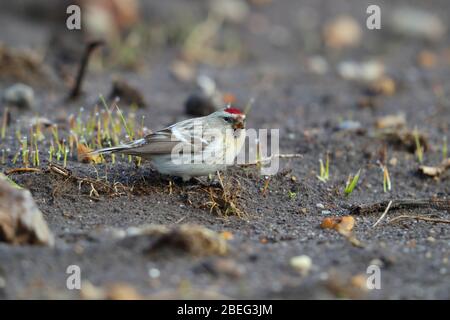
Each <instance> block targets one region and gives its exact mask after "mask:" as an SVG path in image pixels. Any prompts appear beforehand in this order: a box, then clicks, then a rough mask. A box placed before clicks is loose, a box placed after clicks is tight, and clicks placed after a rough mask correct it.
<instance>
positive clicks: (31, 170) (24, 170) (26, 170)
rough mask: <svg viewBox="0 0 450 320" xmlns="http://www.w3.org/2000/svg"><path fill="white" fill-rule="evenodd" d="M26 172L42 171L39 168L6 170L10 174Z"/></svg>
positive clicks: (6, 173)
mask: <svg viewBox="0 0 450 320" xmlns="http://www.w3.org/2000/svg"><path fill="white" fill-rule="evenodd" d="M25 172H41V169H39V168H15V169H11V170H8V171H6V172H5V175H7V176H9V175H11V174H14V173H25Z"/></svg>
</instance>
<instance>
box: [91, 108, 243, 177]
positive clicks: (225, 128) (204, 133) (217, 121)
mask: <svg viewBox="0 0 450 320" xmlns="http://www.w3.org/2000/svg"><path fill="white" fill-rule="evenodd" d="M244 142H245V114H243V113H242V112H241V111H240V110H238V109H236V108H230V107H228V108H225V109H223V110H219V111H216V112H214V113H211V114H210V115H207V116H205V117H199V118H193V119H188V120H184V121H181V122H178V123H175V124H173V125H171V126H170V127H167V128H165V129H162V130H159V131H156V132H154V133H151V134H149V135H147V136H145V137H144V138H142V139H139V140H135V141H131V142H129V143H126V144H122V145H119V146H116V147H111V148H104V149H100V150H96V151H93V152H91V153H90V154H91V155H98V154H108V153H116V152H117V153H122V154H126V155H133V156H139V157H142V158H144V159H147V160H150V161H151V162H152V164H153V165H154V167H155V168H156V170H157V171H158V172H160V173H162V174H167V175H171V176H177V177H181V178H182V179H183V181H188V180H190V179H191V178H192V177H199V176H206V175H209V174H210V173H214V172H216V171H219V170H223V169H225V168H226V167H227V166H230V165H232V164H233V163H234V159H235V158H236V156H237V154H238V153H239V151H240V150H241V148H242V146H243V144H244Z"/></svg>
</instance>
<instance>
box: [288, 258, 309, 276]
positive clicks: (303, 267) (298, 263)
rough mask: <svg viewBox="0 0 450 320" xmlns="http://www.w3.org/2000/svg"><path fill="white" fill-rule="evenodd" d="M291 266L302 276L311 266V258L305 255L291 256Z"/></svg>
mask: <svg viewBox="0 0 450 320" xmlns="http://www.w3.org/2000/svg"><path fill="white" fill-rule="evenodd" d="M290 265H291V267H292V268H294V269H295V270H297V271H298V272H300V274H301V275H302V276H306V275H308V273H309V271H310V270H311V267H312V260H311V258H310V257H308V256H307V255H301V256H296V257H292V258H291V260H290Z"/></svg>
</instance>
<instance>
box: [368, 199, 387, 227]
mask: <svg viewBox="0 0 450 320" xmlns="http://www.w3.org/2000/svg"><path fill="white" fill-rule="evenodd" d="M391 205H392V200H391V201H389V204H388V206H387V207H386V210H384V212H383V214H382V215H381V217H380V218H379V219H378V220H377V222H375V223H374V224H373V226H372V228H375V227H376V226H377V225H378V224H379V223H380V222H381V220H383V219H384V217H385V216H386V214H387V213H388V212H389V209H390V208H391Z"/></svg>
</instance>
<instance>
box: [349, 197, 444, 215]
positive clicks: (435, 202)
mask: <svg viewBox="0 0 450 320" xmlns="http://www.w3.org/2000/svg"><path fill="white" fill-rule="evenodd" d="M391 201H392V205H391V207H390V211H395V210H402V209H436V210H450V200H448V199H434V198H432V199H397V200H391ZM389 202H390V201H382V202H377V203H373V204H363V205H355V206H352V207H351V208H350V213H351V214H370V213H376V212H381V211H384V210H385V209H386V208H387V206H388V205H389Z"/></svg>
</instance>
